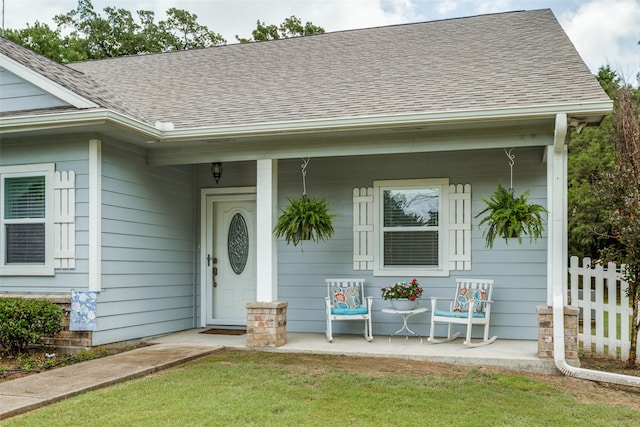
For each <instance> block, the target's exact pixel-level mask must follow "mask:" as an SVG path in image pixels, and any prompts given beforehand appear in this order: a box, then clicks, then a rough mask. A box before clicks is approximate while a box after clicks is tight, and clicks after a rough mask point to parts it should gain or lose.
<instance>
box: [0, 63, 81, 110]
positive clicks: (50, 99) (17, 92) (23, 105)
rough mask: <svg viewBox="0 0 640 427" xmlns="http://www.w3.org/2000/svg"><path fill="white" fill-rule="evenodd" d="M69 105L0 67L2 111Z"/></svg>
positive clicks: (0, 101)
mask: <svg viewBox="0 0 640 427" xmlns="http://www.w3.org/2000/svg"><path fill="white" fill-rule="evenodd" d="M65 105H69V104H67V103H66V102H64V101H62V100H61V99H59V98H56V97H55V96H53V95H51V94H49V93H47V92H45V91H43V90H42V89H40V88H39V87H38V86H36V85H34V84H33V83H29V82H27V81H26V80H24V79H22V78H20V77H18V76H16V75H15V74H13V73H12V72H10V71H7V70H5V69H4V68H1V67H0V113H5V112H7V111H25V110H37V109H40V108H52V107H62V106H65Z"/></svg>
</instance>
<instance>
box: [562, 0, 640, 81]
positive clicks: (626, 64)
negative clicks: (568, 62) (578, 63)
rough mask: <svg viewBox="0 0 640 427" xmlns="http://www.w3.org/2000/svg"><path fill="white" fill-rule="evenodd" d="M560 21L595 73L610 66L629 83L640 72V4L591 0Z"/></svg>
mask: <svg viewBox="0 0 640 427" xmlns="http://www.w3.org/2000/svg"><path fill="white" fill-rule="evenodd" d="M559 20H560V21H561V22H562V25H563V27H564V29H565V31H566V32H567V34H568V35H569V38H571V40H572V41H573V43H574V45H575V46H576V49H578V52H580V54H581V55H582V58H583V59H584V61H585V62H586V63H587V65H588V66H589V68H590V69H591V70H597V69H598V68H599V67H600V66H603V65H607V64H608V65H610V66H611V68H612V69H614V70H616V71H618V72H619V73H620V74H621V75H622V76H623V77H624V78H625V79H626V80H627V81H628V82H630V83H631V82H633V81H634V80H635V75H636V73H637V72H638V71H640V46H638V41H639V40H640V24H639V23H640V2H639V1H637V0H591V1H589V2H587V3H584V4H583V5H582V6H581V7H580V8H578V10H576V11H566V12H565V13H563V14H562V15H561V16H560V17H559Z"/></svg>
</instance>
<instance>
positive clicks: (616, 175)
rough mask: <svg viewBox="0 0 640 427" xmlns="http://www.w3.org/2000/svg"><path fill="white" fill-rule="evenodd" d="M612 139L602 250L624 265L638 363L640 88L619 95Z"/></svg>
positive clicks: (632, 357)
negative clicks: (606, 240) (612, 162)
mask: <svg viewBox="0 0 640 427" xmlns="http://www.w3.org/2000/svg"><path fill="white" fill-rule="evenodd" d="M611 141H612V144H613V148H614V153H615V165H614V167H613V168H612V169H611V170H610V171H608V172H605V173H604V174H603V177H602V179H601V180H600V181H598V182H597V183H596V186H595V188H596V194H597V196H598V197H600V198H601V199H602V201H603V204H604V206H605V207H606V215H605V216H604V222H605V224H606V225H607V226H608V227H607V229H608V230H609V234H608V235H607V236H606V237H608V238H609V239H612V240H613V243H612V244H611V245H609V246H608V247H607V248H605V249H603V250H602V251H601V259H602V260H606V261H609V260H612V261H615V262H617V263H618V264H620V265H624V269H622V271H621V275H622V277H623V278H624V279H625V281H626V282H627V284H628V287H627V289H626V292H627V295H628V296H629V299H630V300H631V303H632V313H633V315H632V328H631V350H630V351H629V359H628V360H627V364H628V365H629V366H630V367H631V366H634V365H635V363H636V346H637V338H638V329H639V323H640V318H639V317H638V308H639V305H640V91H639V90H638V89H635V90H634V89H633V88H631V87H630V86H628V85H625V86H623V87H622V88H621V89H620V91H619V92H618V95H617V96H616V99H615V105H614V124H613V132H612V134H611Z"/></svg>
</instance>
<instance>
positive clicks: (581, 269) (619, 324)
mask: <svg viewBox="0 0 640 427" xmlns="http://www.w3.org/2000/svg"><path fill="white" fill-rule="evenodd" d="M620 276H621V272H620V269H619V268H617V267H616V264H615V263H609V264H608V265H607V266H606V268H604V267H603V266H602V265H596V266H595V267H591V259H590V258H584V259H583V260H582V266H580V265H579V260H578V257H575V256H574V257H571V259H570V262H569V289H567V295H568V303H569V304H570V305H572V306H574V307H579V308H580V319H581V327H580V329H579V333H578V338H579V340H580V342H581V343H582V344H583V351H585V352H595V354H597V355H602V356H605V355H608V356H609V357H617V358H620V359H622V360H626V359H628V357H629V349H630V348H631V340H630V337H631V333H630V331H631V320H632V319H631V316H632V310H631V305H630V303H629V297H628V296H627V293H626V290H627V282H625V281H624V280H622V279H621V277H620ZM605 324H606V328H605ZM638 341H640V340H638ZM638 347H640V346H638ZM636 350H637V351H640V348H637V349H636Z"/></svg>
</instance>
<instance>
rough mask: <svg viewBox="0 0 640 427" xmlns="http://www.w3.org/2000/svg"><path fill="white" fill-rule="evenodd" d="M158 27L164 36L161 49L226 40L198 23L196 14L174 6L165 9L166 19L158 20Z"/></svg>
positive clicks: (211, 43)
mask: <svg viewBox="0 0 640 427" xmlns="http://www.w3.org/2000/svg"><path fill="white" fill-rule="evenodd" d="M138 13H140V12H138ZM159 29H160V33H161V34H164V35H165V36H166V40H165V45H164V49H163V50H186V49H194V48H199V47H208V46H218V45H221V44H225V43H226V42H227V41H226V40H225V39H224V38H223V37H222V36H221V35H220V34H217V33H214V32H213V31H209V29H208V28H207V27H206V26H205V25H201V24H198V15H196V14H193V13H189V12H187V11H186V10H181V9H176V8H175V7H172V8H171V9H169V10H167V20H166V21H161V22H160V24H159Z"/></svg>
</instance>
